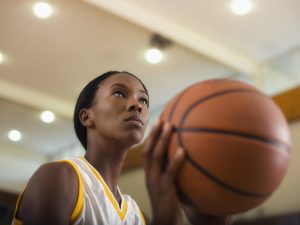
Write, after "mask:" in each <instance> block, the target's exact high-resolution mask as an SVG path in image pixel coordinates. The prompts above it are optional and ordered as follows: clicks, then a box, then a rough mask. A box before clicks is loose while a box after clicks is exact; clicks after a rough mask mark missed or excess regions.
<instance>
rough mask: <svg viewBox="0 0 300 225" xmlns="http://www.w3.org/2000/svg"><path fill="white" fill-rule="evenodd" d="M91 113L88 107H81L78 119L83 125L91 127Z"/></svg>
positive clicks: (92, 123)
mask: <svg viewBox="0 0 300 225" xmlns="http://www.w3.org/2000/svg"><path fill="white" fill-rule="evenodd" d="M91 114H92V113H91V110H90V109H86V108H83V109H81V110H80V112H79V120H80V123H81V124H82V125H83V126H84V127H91V126H93V125H94V120H93V116H92V115H91Z"/></svg>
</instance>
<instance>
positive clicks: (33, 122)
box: [0, 0, 300, 189]
mask: <svg viewBox="0 0 300 225" xmlns="http://www.w3.org/2000/svg"><path fill="white" fill-rule="evenodd" d="M35 2H37V1H34V0H27V1H19V0H1V1H0V52H2V53H3V55H4V61H3V63H2V64H0V99H2V100H0V107H1V109H2V110H1V112H0V123H1V127H0V160H4V159H5V161H6V162H8V161H7V157H10V158H11V159H14V158H16V157H21V156H22V157H23V154H24V152H28V154H32V153H33V152H34V153H36V154H39V157H37V158H36V159H35V158H34V159H33V161H34V162H38V163H42V162H43V161H45V160H47V159H49V154H50V155H51V154H59V152H60V151H62V149H65V148H68V147H69V146H73V145H74V143H75V144H77V143H78V142H77V140H76V138H75V135H74V133H73V129H72V122H71V119H72V114H73V107H74V103H75V101H76V98H77V95H78V94H79V92H80V90H81V89H82V88H83V86H84V85H85V84H86V83H87V82H88V81H89V80H91V79H93V78H94V77H96V76H97V75H100V74H101V73H103V72H106V71H107V70H126V71H129V72H132V73H134V74H136V75H138V76H139V77H140V78H141V79H142V80H143V81H144V82H145V84H146V86H147V87H148V89H149V91H150V97H151V110H152V113H153V115H154V117H155V116H157V115H158V114H159V113H160V111H161V110H162V107H163V106H164V104H165V103H166V101H168V100H169V99H170V98H171V97H172V96H173V95H174V94H175V93H177V92H178V91H180V90H182V89H183V88H185V87H186V86H188V85H190V84H192V83H194V82H197V81H201V80H204V79H210V78H216V77H231V78H236V79H241V80H245V81H247V82H250V83H252V84H253V85H257V86H259V88H261V89H262V90H264V91H266V92H267V93H268V94H273V93H276V92H280V91H282V90H283V89H287V88H289V87H290V86H291V85H295V84H299V83H300V78H299V77H300V74H299V73H297V74H296V75H295V73H293V75H290V74H291V73H290V72H288V73H285V71H287V70H288V71H289V70H290V68H291V67H288V68H286V69H284V70H283V71H282V70H280V69H279V70H278V71H277V70H276V71H277V73H275V72H274V71H273V70H274V69H271V70H272V71H273V72H272V73H271V75H272V76H271V78H270V73H268V77H269V80H270V79H271V80H274V79H275V78H276V80H278V79H279V78H280V79H279V80H280V82H279V81H278V82H276V81H274V84H276V85H275V86H274V85H271V84H269V83H266V82H265V81H266V79H264V78H266V77H267V76H266V74H264V72H263V71H264V70H262V69H261V68H262V65H267V64H268V63H270V62H273V61H274V60H276V59H280V57H281V56H282V55H286V54H288V55H289V56H290V54H289V53H290V52H293V51H295V49H296V50H297V49H299V46H300V29H299V27H300V13H299V12H300V1H298V0H285V1H283V0H272V1H271V0H260V1H258V0H256V1H253V2H254V3H255V7H254V9H253V11H252V12H251V13H250V14H248V15H246V16H243V17H239V16H236V15H234V14H232V13H231V11H230V9H229V3H230V1H229V0H228V1H225V0H222V1H220V0H210V1H204V0H188V1H185V2H184V4H183V2H182V1H178V0H172V1H170V0H164V1H162V0H152V1H145V0H126V1H125V0H110V1H106V0H87V1H80V0H63V1H61V0H51V1H50V0H49V1H47V2H49V3H50V4H51V5H52V6H53V8H54V14H53V16H52V17H50V18H49V19H47V20H41V19H38V18H36V17H35V16H34V15H33V13H32V9H31V8H32V5H33V4H34V3H35ZM154 32H155V33H160V34H161V35H164V36H165V37H168V38H169V39H171V40H172V41H173V44H172V45H171V46H170V47H169V48H167V49H166V50H165V59H164V60H163V62H162V63H161V64H159V65H150V64H148V63H147V62H146V61H145V60H144V57H143V54H144V51H145V50H146V49H147V48H148V46H149V41H150V37H151V35H152V34H153V33H154ZM297 54H298V53H297ZM298 59H299V60H300V57H298ZM282 61H284V60H281V61H280V62H282ZM299 62H300V61H299ZM296 64H297V63H294V64H293V66H294V65H296ZM276 65H277V64H276ZM284 65H286V64H284ZM270 68H271V67H270ZM272 68H275V67H274V66H272ZM280 68H285V67H284V66H280ZM271 70H269V72H270V71H271ZM298 71H299V70H298ZM275 74H276V76H275ZM282 81H284V82H282ZM46 109H48V110H52V111H53V112H55V113H57V117H58V119H57V120H56V121H55V122H54V123H53V124H43V123H42V122H40V120H39V113H40V112H41V111H42V110H46ZM10 129H19V130H20V131H22V132H23V136H24V137H23V139H22V140H21V141H20V142H18V143H12V142H10V141H8V140H7V132H8V131H9V130H10ZM5 157H6V158H5ZM38 163H37V164H38ZM25 164H26V163H25ZM25 164H24V167H22V168H23V169H20V168H17V169H16V168H15V167H11V170H14V169H15V170H18V171H20V170H27V171H33V170H34V169H35V168H36V165H35V164H34V163H33V165H35V166H33V167H31V168H29V167H28V163H27V164H26V166H25ZM7 165H9V163H6V167H5V168H7ZM11 165H13V164H11ZM20 165H21V164H20ZM0 166H1V165H0ZM1 171H3V170H2V169H1ZM27 174H30V172H29V173H27ZM25 175H26V174H25ZM23 177H24V176H23ZM3 179H4V177H2V175H1V173H0V180H1V181H2V180H3ZM5 179H7V177H5ZM24 180H26V179H25V178H24ZM1 183H2V182H1ZM0 188H1V186H0ZM2 188H6V189H7V186H5V187H2Z"/></svg>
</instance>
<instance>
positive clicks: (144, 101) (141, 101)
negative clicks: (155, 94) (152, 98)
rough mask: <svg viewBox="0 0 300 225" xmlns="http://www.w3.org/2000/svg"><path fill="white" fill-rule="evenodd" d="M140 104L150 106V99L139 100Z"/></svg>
mask: <svg viewBox="0 0 300 225" xmlns="http://www.w3.org/2000/svg"><path fill="white" fill-rule="evenodd" d="M139 102H140V103H142V104H145V105H147V106H148V105H149V101H148V99H147V98H144V97H141V98H140V99H139Z"/></svg>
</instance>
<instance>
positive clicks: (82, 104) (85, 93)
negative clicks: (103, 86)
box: [73, 71, 148, 149]
mask: <svg viewBox="0 0 300 225" xmlns="http://www.w3.org/2000/svg"><path fill="white" fill-rule="evenodd" d="M122 73H123V74H126V75H130V76H132V77H134V78H135V79H137V80H138V81H139V82H140V83H141V84H142V86H143V88H144V89H145V91H146V93H147V95H148V90H147V88H146V86H145V85H144V83H143V82H142V81H141V80H140V79H139V78H138V77H137V76H135V75H133V74H131V73H129V72H126V71H121V72H120V71H108V72H106V73H103V74H102V75H100V76H98V77H96V78H95V79H93V80H91V81H90V82H89V83H88V84H87V85H86V86H85V87H84V88H83V89H82V91H81V92H80V94H79V96H78V99H77V102H76V106H75V110H74V117H73V121H74V129H75V133H76V135H77V137H78V139H79V141H80V143H81V144H82V146H83V147H84V148H85V149H87V132H86V127H85V126H83V125H82V123H81V121H80V118H79V116H80V115H79V114H80V111H81V110H82V109H84V108H86V109H88V108H90V107H91V106H92V103H93V100H94V98H95V93H96V91H97V89H98V86H99V84H100V83H102V82H103V81H104V80H106V79H107V78H109V77H111V76H113V75H116V74H122Z"/></svg>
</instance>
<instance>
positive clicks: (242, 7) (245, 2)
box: [231, 0, 253, 15]
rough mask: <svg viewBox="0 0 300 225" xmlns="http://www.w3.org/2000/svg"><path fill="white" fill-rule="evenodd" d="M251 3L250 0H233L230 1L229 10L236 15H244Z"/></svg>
mask: <svg viewBox="0 0 300 225" xmlns="http://www.w3.org/2000/svg"><path fill="white" fill-rule="evenodd" d="M252 7H253V5H252V2H251V1H250V0H233V1H232V2H231V10H232V11H233V12H234V13H235V14H237V15H245V14H247V13H249V12H250V11H251V9H252Z"/></svg>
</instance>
